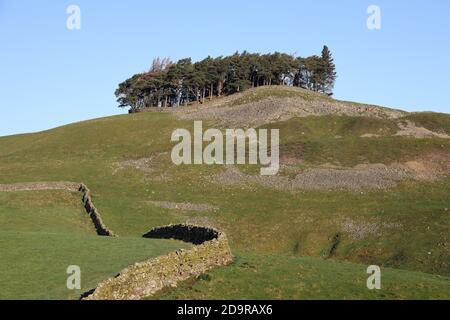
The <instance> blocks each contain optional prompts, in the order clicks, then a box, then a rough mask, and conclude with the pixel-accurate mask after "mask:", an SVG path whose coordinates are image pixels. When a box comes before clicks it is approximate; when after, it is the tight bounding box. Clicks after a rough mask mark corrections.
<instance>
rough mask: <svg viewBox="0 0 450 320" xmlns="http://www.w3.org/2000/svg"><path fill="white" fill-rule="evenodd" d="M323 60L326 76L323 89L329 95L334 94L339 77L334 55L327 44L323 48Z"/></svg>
mask: <svg viewBox="0 0 450 320" xmlns="http://www.w3.org/2000/svg"><path fill="white" fill-rule="evenodd" d="M322 62H323V68H324V70H323V72H324V76H325V77H324V83H323V88H322V90H323V92H324V93H326V94H328V95H333V88H334V83H335V81H336V77H337V76H336V66H335V65H334V60H333V57H332V55H331V52H330V50H329V49H328V47H327V46H324V47H323V50H322Z"/></svg>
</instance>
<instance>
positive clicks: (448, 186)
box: [0, 86, 450, 299]
mask: <svg viewBox="0 0 450 320" xmlns="http://www.w3.org/2000/svg"><path fill="white" fill-rule="evenodd" d="M155 109H156V108H155ZM193 120H204V127H205V128H206V127H214V128H215V127H219V128H222V129H225V128H240V127H244V128H248V127H252V126H254V127H259V128H279V129H280V140H281V141H280V161H281V168H280V173H279V174H278V175H277V176H267V177H262V176H260V175H259V172H258V169H259V166H255V165H253V166H252V165H236V166H219V165H215V166H205V165H189V166H187V165H184V166H175V165H173V164H172V161H171V159H170V152H171V149H172V147H173V145H174V144H173V143H171V142H170V137H171V134H172V132H173V131H174V130H175V129H177V128H186V129H188V130H190V131H192V128H193ZM449 128H450V115H448V114H437V113H407V112H404V111H400V110H394V109H389V108H382V107H378V106H373V105H363V104H358V103H352V102H345V101H337V100H333V99H331V98H329V97H328V96H326V95H322V94H318V93H312V92H309V91H306V90H302V89H294V88H288V87H278V86H272V87H261V88H257V89H250V90H247V91H245V92H242V93H238V94H235V95H231V96H227V97H223V98H214V99H213V100H212V101H210V102H208V101H207V102H206V103H205V104H201V105H191V106H187V107H180V108H179V109H170V110H169V111H168V112H142V113H134V114H130V115H121V116H113V117H107V118H101V119H95V120H90V121H85V122H80V123H74V124H71V125H67V126H63V127H59V128H55V129H52V130H48V131H44V132H39V133H34V134H25V135H17V136H9V137H0V184H12V183H23V182H45V181H77V182H83V183H85V184H86V185H88V186H89V188H90V189H91V190H92V193H93V195H94V201H95V205H96V207H97V208H98V209H99V210H100V212H101V214H102V218H103V221H104V222H105V223H106V225H107V226H109V227H110V228H111V229H112V230H114V232H115V233H116V234H118V235H119V238H117V239H103V238H99V237H97V236H95V231H94V229H93V227H92V226H91V225H90V223H89V221H88V218H87V217H86V215H84V216H83V214H85V212H83V208H82V204H81V202H80V201H79V197H78V196H75V195H73V194H72V193H70V192H65V191H55V190H48V191H17V192H11V193H4V192H0V221H1V223H0V237H1V239H0V242H1V244H2V245H1V249H0V250H1V251H2V252H1V255H2V257H7V259H2V261H1V262H0V268H1V270H2V272H1V273H0V274H1V277H2V279H1V281H2V282H3V280H5V279H8V283H9V284H8V285H7V286H6V289H5V290H3V292H2V298H17V297H19V298H24V297H36V298H46V297H51V298H77V297H78V296H77V294H74V293H73V292H67V291H65V289H64V288H63V289H64V290H63V289H61V287H58V288H56V287H52V286H54V283H55V281H62V284H63V285H64V284H65V279H66V277H67V275H66V274H65V267H64V266H65V264H69V263H70V264H77V263H80V264H83V263H86V265H88V267H87V268H89V270H91V269H92V270H93V271H92V273H89V274H90V275H89V276H88V277H89V280H86V281H87V283H86V284H83V287H84V285H86V287H84V288H85V289H86V288H92V285H93V284H95V283H98V282H99V281H101V280H103V279H106V278H107V277H110V276H112V275H114V274H115V273H117V272H119V271H120V270H121V269H122V268H124V267H125V266H127V265H130V264H132V263H133V262H136V261H142V260H144V259H146V258H148V257H152V256H157V255H161V254H164V253H166V252H169V251H173V250H175V249H176V248H180V247H181V246H183V244H182V243H180V242H177V241H169V240H168V241H164V240H154V242H153V240H149V239H141V236H142V234H144V233H146V232H147V231H148V230H150V229H151V228H153V227H157V226H163V225H168V224H176V223H193V224H198V225H206V226H213V227H215V228H218V229H220V230H223V231H224V232H225V233H226V234H227V237H228V240H229V242H230V246H231V249H232V251H233V253H235V254H236V256H237V259H236V261H235V263H234V264H233V265H231V266H229V267H223V268H219V269H215V270H213V271H211V272H208V274H207V276H204V277H203V278H201V279H200V280H198V282H196V283H195V284H194V283H193V282H190V283H186V284H185V285H183V286H181V287H180V288H179V289H177V290H176V291H174V292H163V293H162V294H161V295H160V296H157V298H158V297H159V298H166V297H167V298H179V297H183V298H225V299H229V298H231V297H235V298H238V297H243V298H244V297H250V298H274V299H278V298H302V299H303V298H305V299H308V298H347V299H350V298H375V299H383V298H398V299H409V298H411V299H412V298H432V297H433V298H445V299H449V298H450V291H449V289H448V288H449V286H448V284H449V281H450V278H449V277H450V254H449V252H450V245H449V238H448V237H449V234H450V232H449V231H450V224H449V221H450V220H449V214H450V211H449V209H448V208H449V203H450V201H449V200H450V196H449V195H450V177H449V175H448V174H449V173H450V139H449V135H450V131H449ZM98 238H99V239H98ZM88 243H89V245H88ZM55 247H56V248H58V249H57V251H54V250H55ZM36 248H38V251H39V252H40V254H41V256H40V257H41V258H39V259H42V260H39V259H38V258H36V259H37V260H33V261H31V262H30V261H28V260H26V259H25V258H23V257H27V256H28V255H30V254H31V253H32V252H36ZM125 248H126V250H123V249H125ZM129 248H133V250H129ZM63 252H71V254H70V255H69V254H67V255H65V254H63ZM93 252H95V254H94V253H93ZM105 256H106V257H105ZM44 257H45V258H44ZM59 257H60V258H59ZM105 259H111V263H109V264H107V267H106V266H105V264H104V261H105ZM38 260H39V261H38ZM17 261H19V262H17ZM45 261H55V264H54V265H55V267H54V269H51V268H49V269H47V271H46V272H45V273H44V274H43V275H42V279H44V280H43V281H45V282H46V285H48V292H47V293H46V294H42V293H41V292H40V289H39V285H38V284H37V283H34V282H33V281H32V280H31V279H28V280H27V281H22V282H23V283H24V287H18V285H17V284H18V283H19V282H21V279H22V277H23V275H24V274H28V273H30V274H33V272H35V271H36V270H41V268H42V265H43V264H42V263H45ZM69 261H70V262H69ZM371 264H376V265H380V266H381V267H382V269H383V270H384V268H388V269H386V286H385V287H384V289H383V290H381V291H380V292H379V293H374V292H371V291H369V290H367V289H366V288H365V280H364V279H366V277H367V275H366V274H365V268H366V267H367V266H368V265H371ZM12 265H18V266H19V267H17V268H16V270H12V269H13V268H11V266H12ZM52 268H53V267H52ZM6 270H8V272H6ZM253 271H254V272H255V274H258V276H257V277H255V278H252V277H251V274H252V273H251V272H253ZM90 272H91V271H90ZM336 272H338V274H341V273H342V274H344V276H343V277H342V278H340V277H335V273H336ZM275 274H276V275H277V279H272V278H271V277H274V275H275ZM319 274H323V276H319ZM266 275H267V276H266ZM30 277H31V276H30ZM354 277H359V278H357V279H358V280H357V281H354ZM338 278H340V279H338ZM55 279H56V280H55ZM205 279H207V280H205ZM248 279H252V281H253V282H249V281H247V280H248ZM192 281H194V280H192ZM288 282H289V283H296V284H297V285H287V284H286V283H288ZM220 283H222V284H223V283H228V284H229V286H230V287H229V290H228V291H226V290H225V289H224V290H215V288H217V287H218V286H219V284H220ZM249 283H251V284H252V285H250V284H249ZM316 283H317V284H316ZM344 284H348V285H347V286H346V285H344ZM358 285H360V287H358ZM337 287H339V288H340V289H339V290H340V291H337V292H338V293H339V294H337V293H334V294H333V293H332V291H333V290H334V289H333V288H337ZM15 288H19V289H15ZM192 288H194V289H192ZM311 288H315V290H309V289H311ZM61 290H62V291H61ZM24 291H27V292H29V293H28V294H24V293H23V292H24ZM230 292H231V293H232V294H233V296H230Z"/></svg>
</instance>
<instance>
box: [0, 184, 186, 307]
mask: <svg viewBox="0 0 450 320" xmlns="http://www.w3.org/2000/svg"><path fill="white" fill-rule="evenodd" d="M0 204H1V207H0V256H1V260H0V270H1V272H0V283H1V284H2V290H1V292H0V299H78V298H79V297H80V294H81V293H82V292H85V291H87V290H89V289H92V288H94V287H95V286H96V284H97V283H99V282H100V281H102V280H104V279H106V278H108V277H111V276H114V275H115V274H116V273H117V272H119V271H120V270H121V269H123V268H124V267H126V266H128V265H130V264H132V263H134V262H136V261H142V260H146V259H148V258H150V257H154V256H159V255H162V254H166V253H168V252H170V251H174V250H176V249H179V248H182V247H186V245H185V244H184V243H181V242H178V241H168V240H149V239H142V238H109V237H99V236H97V235H96V233H95V229H94V227H93V226H92V223H91V222H90V220H89V218H88V216H87V214H86V212H85V211H84V210H83V208H82V205H81V200H80V194H78V193H70V192H68V191H24V192H11V193H0ZM69 265H78V266H80V268H81V277H82V290H74V291H71V290H68V289H67V288H66V280H67V277H68V275H67V274H66V269H67V267H68V266H69Z"/></svg>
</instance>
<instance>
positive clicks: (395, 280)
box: [154, 252, 450, 300]
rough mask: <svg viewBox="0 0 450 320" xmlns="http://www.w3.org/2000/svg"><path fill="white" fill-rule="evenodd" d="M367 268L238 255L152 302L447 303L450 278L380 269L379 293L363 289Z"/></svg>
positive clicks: (327, 261)
mask: <svg viewBox="0 0 450 320" xmlns="http://www.w3.org/2000/svg"><path fill="white" fill-rule="evenodd" d="M366 268H367V266H363V265H358V264H352V263H348V262H336V261H332V260H321V259H314V258H308V257H301V258H300V257H292V256H284V255H273V254H261V253H250V252H242V253H238V256H237V259H236V261H235V263H234V264H233V265H232V266H230V267H228V268H219V269H215V270H212V271H210V272H208V273H207V274H204V275H202V276H201V277H199V279H197V281H187V282H185V283H183V284H182V285H181V286H178V288H177V289H175V290H171V291H165V292H161V293H160V294H159V295H158V296H156V297H154V298H155V299H199V300H200V299H225V300H228V299H231V300H233V299H289V300H291V299H448V298H449V293H448V287H449V286H450V278H448V277H442V276H435V275H430V274H424V273H420V272H411V271H404V270H397V269H389V268H383V269H382V270H381V282H382V290H368V289H367V286H366V281H367V277H368V275H367V273H366Z"/></svg>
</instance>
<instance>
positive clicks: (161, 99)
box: [115, 46, 336, 111]
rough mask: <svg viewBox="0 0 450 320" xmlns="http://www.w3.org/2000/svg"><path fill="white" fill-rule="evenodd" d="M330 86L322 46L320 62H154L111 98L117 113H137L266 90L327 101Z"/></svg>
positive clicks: (329, 62) (243, 58)
mask: <svg viewBox="0 0 450 320" xmlns="http://www.w3.org/2000/svg"><path fill="white" fill-rule="evenodd" d="M335 81H336V71H335V65H334V62H333V58H332V55H331V52H330V50H329V49H328V47H327V46H324V47H323V50H322V55H321V56H317V55H314V56H310V57H306V58H302V57H297V56H295V55H289V54H286V53H280V52H275V53H270V54H262V55H261V54H259V53H249V52H247V51H244V52H242V53H239V52H236V53H234V54H233V55H231V56H226V57H222V56H221V57H217V58H213V57H210V56H208V57H207V58H205V59H203V60H202V61H199V62H192V59H191V58H185V59H181V60H179V61H177V62H175V63H174V62H172V61H171V60H170V59H168V58H164V59H161V58H156V59H154V60H153V63H152V65H151V67H150V70H148V71H147V72H144V73H140V74H136V75H134V76H132V77H131V78H129V79H127V80H125V81H124V82H122V83H120V84H119V87H118V88H117V90H116V92H115V95H116V97H117V102H118V103H119V107H129V108H130V109H131V111H137V110H139V109H142V108H148V107H173V106H179V105H183V104H184V105H186V104H189V103H192V102H198V103H203V102H205V99H212V97H213V96H222V95H229V94H233V93H236V92H240V91H243V90H246V89H248V88H253V87H258V86H267V85H286V86H296V87H301V88H305V89H308V90H313V91H317V92H322V93H326V94H328V95H332V94H333V87H334V83H335Z"/></svg>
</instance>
